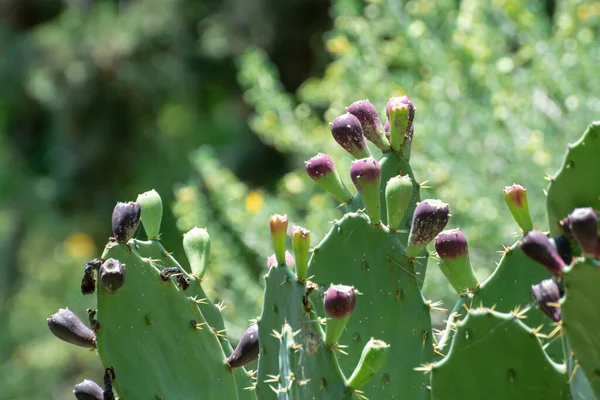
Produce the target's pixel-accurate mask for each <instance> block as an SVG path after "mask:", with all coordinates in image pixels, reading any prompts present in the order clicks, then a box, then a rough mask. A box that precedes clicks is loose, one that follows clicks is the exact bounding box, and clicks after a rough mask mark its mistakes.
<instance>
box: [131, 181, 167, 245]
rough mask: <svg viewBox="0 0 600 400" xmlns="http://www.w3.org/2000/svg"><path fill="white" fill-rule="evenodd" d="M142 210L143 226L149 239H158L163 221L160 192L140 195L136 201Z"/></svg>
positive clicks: (152, 191) (153, 191)
mask: <svg viewBox="0 0 600 400" xmlns="http://www.w3.org/2000/svg"><path fill="white" fill-rule="evenodd" d="M135 201H136V202H137V203H138V204H139V205H140V207H141V209H142V217H141V218H142V225H144V230H145V231H146V235H147V236H148V239H158V237H159V235H160V222H161V220H162V213H163V204H162V199H161V198H160V195H159V194H158V192H157V191H156V190H154V189H152V190H150V191H148V192H145V193H142V194H140V195H139V196H138V197H137V199H136V200H135Z"/></svg>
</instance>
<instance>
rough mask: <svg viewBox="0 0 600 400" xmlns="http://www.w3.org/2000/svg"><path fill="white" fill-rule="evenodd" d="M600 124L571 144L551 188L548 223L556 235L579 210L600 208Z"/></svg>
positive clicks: (549, 192)
mask: <svg viewBox="0 0 600 400" xmlns="http://www.w3.org/2000/svg"><path fill="white" fill-rule="evenodd" d="M599 136H600V121H597V122H593V123H592V124H590V126H588V128H587V129H586V131H585V132H584V134H583V136H582V137H581V138H580V139H579V140H578V141H577V142H575V143H574V144H571V145H569V150H568V151H567V154H566V156H565V159H564V161H563V164H562V166H561V168H560V170H559V171H558V173H557V174H556V175H555V176H554V177H553V178H552V180H551V182H550V186H549V187H548V198H547V208H548V220H549V222H550V233H551V235H552V236H555V235H559V234H561V229H560V226H559V224H558V222H559V221H560V220H561V219H562V218H564V217H566V216H567V215H569V214H570V213H571V211H573V209H574V208H577V207H593V208H594V209H596V210H598V209H600V180H599V179H598V176H599V175H600V162H598V155H599V154H600V137H599Z"/></svg>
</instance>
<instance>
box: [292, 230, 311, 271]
mask: <svg viewBox="0 0 600 400" xmlns="http://www.w3.org/2000/svg"><path fill="white" fill-rule="evenodd" d="M290 236H291V237H292V247H293V248H294V255H295V256H296V260H295V262H296V276H297V277H298V280H299V281H301V282H303V281H304V280H306V272H307V270H308V257H309V251H310V231H309V230H308V229H304V228H302V227H300V226H293V227H292V229H291V231H290Z"/></svg>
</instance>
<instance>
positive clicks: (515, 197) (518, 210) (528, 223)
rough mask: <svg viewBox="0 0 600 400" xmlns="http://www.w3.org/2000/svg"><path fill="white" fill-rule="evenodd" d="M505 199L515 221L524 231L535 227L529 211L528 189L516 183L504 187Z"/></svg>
mask: <svg viewBox="0 0 600 400" xmlns="http://www.w3.org/2000/svg"><path fill="white" fill-rule="evenodd" d="M504 201H505V202H506V205H507V206H508V209H509V210H510V213H511V214H512V216H513V218H514V219H515V221H517V224H518V225H519V227H520V228H521V229H522V230H523V232H525V233H527V232H529V231H530V230H532V229H533V221H532V220H531V214H530V213H529V203H528V202H527V190H525V188H524V187H523V186H521V185H517V184H514V185H512V186H507V187H505V188H504Z"/></svg>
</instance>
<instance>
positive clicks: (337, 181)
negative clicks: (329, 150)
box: [305, 153, 352, 202]
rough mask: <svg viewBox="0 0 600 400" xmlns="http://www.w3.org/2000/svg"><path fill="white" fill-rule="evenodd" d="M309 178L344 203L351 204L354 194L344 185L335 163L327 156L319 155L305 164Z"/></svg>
mask: <svg viewBox="0 0 600 400" xmlns="http://www.w3.org/2000/svg"><path fill="white" fill-rule="evenodd" d="M305 165H306V172H307V173H308V176H310V178H311V179H312V180H313V181H315V182H316V183H317V184H318V185H319V186H321V187H322V188H323V189H325V190H326V191H328V192H329V193H330V194H332V195H333V196H335V197H336V198H337V199H338V200H340V201H342V202H349V201H350V200H351V199H352V194H351V193H350V191H349V190H348V188H347V187H346V185H344V182H343V181H342V178H340V174H338V172H337V170H336V168H335V165H334V164H333V161H332V160H331V158H330V157H329V156H328V155H327V154H323V153H319V154H317V155H316V156H314V157H313V158H311V159H310V160H308V161H306V162H305Z"/></svg>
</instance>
